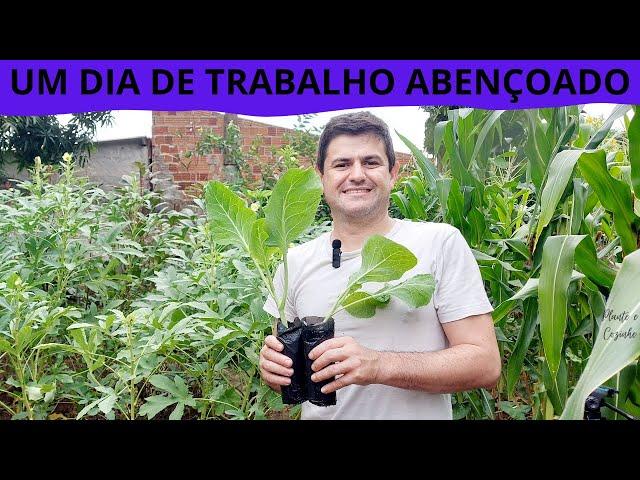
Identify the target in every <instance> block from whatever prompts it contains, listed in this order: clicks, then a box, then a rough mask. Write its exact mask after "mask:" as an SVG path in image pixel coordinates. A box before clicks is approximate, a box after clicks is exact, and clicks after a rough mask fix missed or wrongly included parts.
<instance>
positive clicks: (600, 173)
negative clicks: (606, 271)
mask: <svg viewBox="0 0 640 480" xmlns="http://www.w3.org/2000/svg"><path fill="white" fill-rule="evenodd" d="M578 166H579V167H580V171H581V172H582V176H583V177H584V178H585V179H586V180H587V181H588V182H589V185H591V187H592V188H593V190H594V192H595V193H596V195H597V196H598V200H600V203H601V204H602V206H603V207H604V208H605V209H606V210H608V211H609V212H611V213H613V223H614V225H615V227H616V232H617V233H618V235H619V236H620V243H621V244H622V249H623V250H624V252H625V253H627V254H628V253H631V252H633V251H634V250H635V249H636V248H637V241H638V239H637V234H636V232H635V227H634V224H635V223H636V222H638V221H640V219H639V218H638V217H637V216H636V215H635V213H634V212H633V199H632V196H631V191H630V190H629V186H628V185H627V184H626V183H624V182H622V181H620V180H616V179H615V178H613V177H612V176H611V175H610V174H609V171H608V170H607V164H606V161H605V155H604V152H602V154H601V155H597V156H590V157H581V158H580V159H579V160H578Z"/></svg>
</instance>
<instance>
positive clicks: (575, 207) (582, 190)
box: [570, 178, 589, 235]
mask: <svg viewBox="0 0 640 480" xmlns="http://www.w3.org/2000/svg"><path fill="white" fill-rule="evenodd" d="M588 192H589V189H588V188H587V186H586V185H585V184H584V183H583V182H582V179H580V178H574V179H573V202H572V203H571V231H570V233H571V235H578V234H579V233H580V225H582V220H584V214H585V212H584V206H585V205H586V203H587V194H588Z"/></svg>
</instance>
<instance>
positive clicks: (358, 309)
mask: <svg viewBox="0 0 640 480" xmlns="http://www.w3.org/2000/svg"><path fill="white" fill-rule="evenodd" d="M386 304H387V303H386V302H382V301H380V300H378V299H377V298H376V297H374V296H373V295H371V294H369V293H367V292H363V291H362V290H359V291H357V292H353V293H352V294H350V295H349V296H347V298H345V299H344V301H343V302H342V305H343V306H344V307H345V310H346V311H347V312H348V313H349V314H350V315H353V316H354V317H356V318H371V317H373V316H374V315H375V314H376V308H378V307H382V306H385V305H386Z"/></svg>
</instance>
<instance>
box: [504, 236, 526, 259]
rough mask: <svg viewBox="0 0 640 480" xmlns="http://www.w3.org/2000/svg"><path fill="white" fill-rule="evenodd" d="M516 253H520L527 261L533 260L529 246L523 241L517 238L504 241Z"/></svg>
mask: <svg viewBox="0 0 640 480" xmlns="http://www.w3.org/2000/svg"><path fill="white" fill-rule="evenodd" d="M504 243H506V244H507V245H509V247H511V249H512V250H513V251H514V252H517V253H519V254H520V255H521V256H522V257H523V258H524V259H525V260H529V259H530V258H531V253H530V252H529V248H528V247H527V244H526V243H524V242H523V241H522V240H518V239H516V238H508V239H507V240H505V241H504Z"/></svg>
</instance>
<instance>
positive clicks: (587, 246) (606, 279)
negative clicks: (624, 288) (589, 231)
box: [575, 237, 616, 289]
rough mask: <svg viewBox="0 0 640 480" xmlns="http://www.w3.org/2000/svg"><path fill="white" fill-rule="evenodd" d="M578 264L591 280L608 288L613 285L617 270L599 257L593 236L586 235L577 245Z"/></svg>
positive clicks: (576, 256)
mask: <svg viewBox="0 0 640 480" xmlns="http://www.w3.org/2000/svg"><path fill="white" fill-rule="evenodd" d="M575 258H576V265H577V266H578V268H579V269H580V270H581V271H582V273H584V274H585V275H586V276H587V278H589V280H591V281H593V282H595V283H597V284H598V285H601V286H603V287H606V288H609V289H610V288H611V287H612V286H613V281H614V280H615V278H616V271H615V270H614V269H613V268H611V267H609V266H608V265H607V263H606V262H604V261H603V260H600V259H598V256H597V253H596V246H595V244H594V243H593V240H592V239H591V237H586V238H585V239H584V240H583V241H581V242H580V243H579V244H578V246H577V247H576V254H575Z"/></svg>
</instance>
